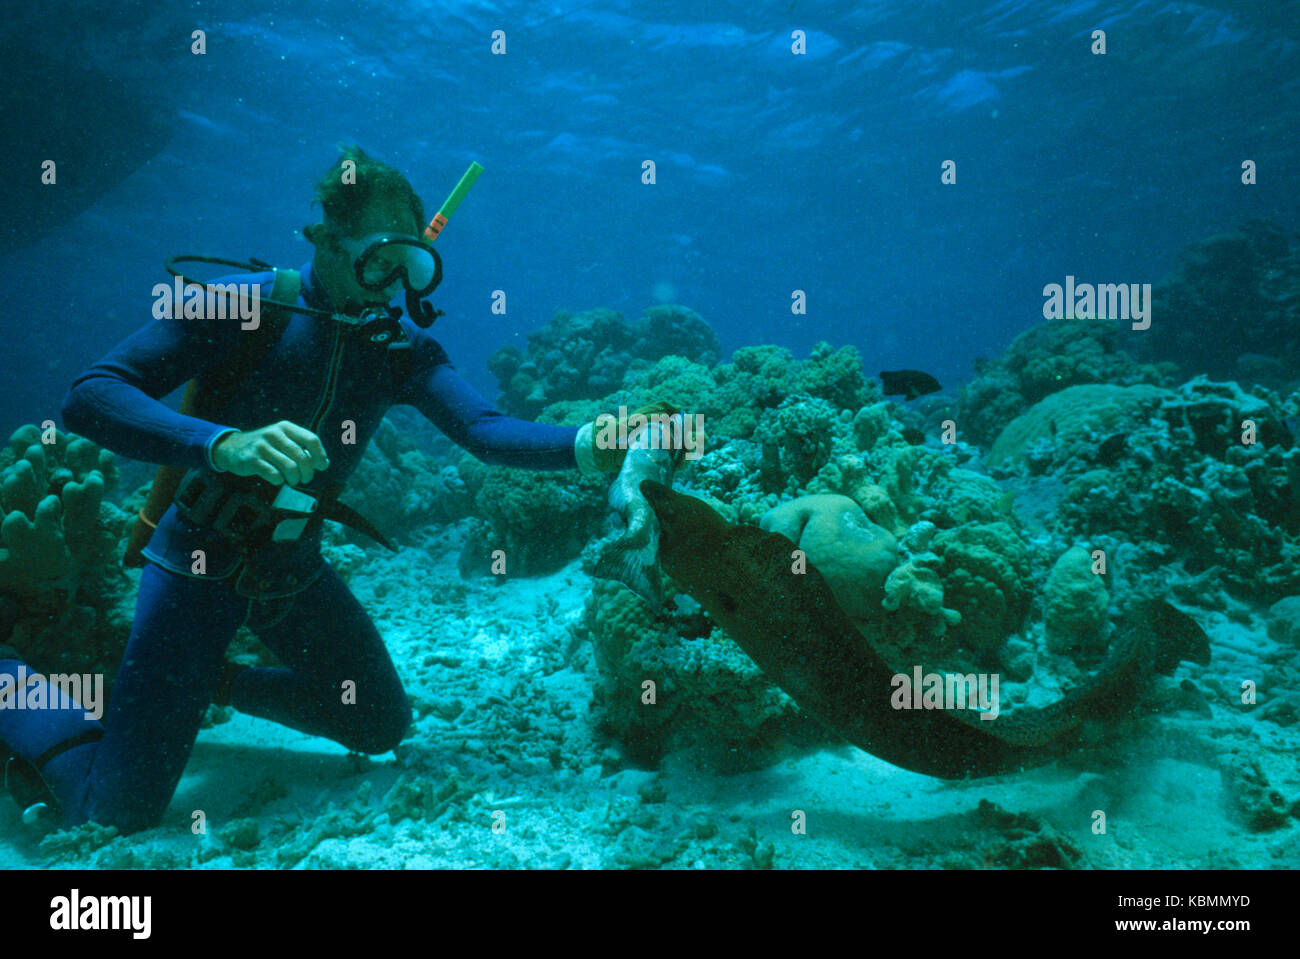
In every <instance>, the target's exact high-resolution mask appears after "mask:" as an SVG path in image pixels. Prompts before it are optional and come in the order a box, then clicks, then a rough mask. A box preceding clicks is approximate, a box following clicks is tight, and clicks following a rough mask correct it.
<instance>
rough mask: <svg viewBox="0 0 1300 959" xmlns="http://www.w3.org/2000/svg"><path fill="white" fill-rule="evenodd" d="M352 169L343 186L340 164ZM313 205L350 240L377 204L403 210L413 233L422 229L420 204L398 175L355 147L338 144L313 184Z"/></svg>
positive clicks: (309, 230)
mask: <svg viewBox="0 0 1300 959" xmlns="http://www.w3.org/2000/svg"><path fill="white" fill-rule="evenodd" d="M348 161H351V162H352V163H354V164H355V165H356V167H355V170H352V171H350V172H349V175H348V177H347V180H346V182H345V180H344V176H343V164H344V163H347V162H348ZM315 202H317V203H319V204H320V205H321V209H322V210H323V211H324V212H325V220H326V222H327V223H328V224H329V225H330V226H332V227H335V228H337V229H339V230H341V231H342V232H343V233H345V234H347V235H349V236H354V235H355V234H356V231H357V229H358V228H359V225H360V221H361V216H362V213H363V212H364V211H365V210H368V209H371V208H372V207H374V206H376V205H378V204H388V205H391V206H395V207H398V208H401V207H405V208H406V209H408V210H410V211H411V216H412V217H413V218H414V219H415V229H416V230H417V231H418V230H420V229H422V228H423V227H424V204H423V203H422V202H421V201H420V197H419V194H417V193H416V192H415V190H414V188H412V186H411V183H410V181H409V180H407V179H406V177H405V176H403V175H402V173H401V171H399V170H396V169H394V168H393V167H390V166H389V165H388V164H387V163H381V162H380V161H379V160H376V159H374V158H373V157H371V156H370V155H369V154H368V153H366V151H365V150H363V149H361V147H359V146H357V145H356V144H355V143H341V144H339V158H338V159H337V160H336V161H335V162H334V165H333V166H332V167H330V169H329V172H328V173H326V174H325V175H324V176H323V177H321V180H320V182H319V183H317V184H316V193H315ZM318 229H319V227H307V228H306V229H304V230H303V235H304V236H306V237H307V239H308V240H311V241H312V242H313V243H314V242H316V240H315V238H314V237H313V233H315V232H316V231H317V230H318Z"/></svg>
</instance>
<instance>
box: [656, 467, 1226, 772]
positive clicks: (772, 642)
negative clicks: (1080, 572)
mask: <svg viewBox="0 0 1300 959" xmlns="http://www.w3.org/2000/svg"><path fill="white" fill-rule="evenodd" d="M641 489H642V492H643V493H644V494H645V496H646V499H647V500H648V501H649V503H650V504H651V506H652V507H653V508H654V511H655V514H656V516H657V517H658V519H659V527H660V538H659V559H660V563H661V564H662V568H663V570H664V572H666V573H667V574H668V575H669V576H671V577H672V578H673V579H674V580H675V581H676V582H677V583H678V584H679V585H680V586H681V587H682V588H683V589H684V590H685V591H686V592H688V593H690V595H692V596H693V597H695V599H696V600H697V601H698V602H699V603H700V604H701V605H702V606H703V607H704V608H705V610H707V611H708V613H709V615H710V616H711V617H712V618H713V620H714V621H715V622H716V623H717V624H718V625H720V626H722V628H723V629H725V630H726V632H727V634H728V635H729V636H731V637H732V638H733V639H734V640H735V641H736V642H737V643H738V644H739V645H740V646H741V648H742V649H744V650H745V652H746V653H747V654H748V655H749V656H750V657H751V658H752V659H753V660H754V662H755V663H756V664H757V665H758V667H759V668H760V669H761V670H762V671H763V672H764V673H765V674H766V675H767V677H768V678H769V679H770V680H771V681H772V682H774V683H775V684H776V685H778V686H780V687H781V688H782V689H783V690H785V691H786V692H787V693H788V694H789V695H790V697H791V698H792V699H794V701H795V702H796V703H798V704H799V706H800V708H802V709H803V710H805V711H806V712H808V713H809V714H811V715H812V716H813V717H815V718H816V719H818V720H820V721H821V722H822V723H823V724H825V725H826V726H828V727H830V729H832V730H833V731H834V732H836V733H837V734H838V735H840V736H842V737H843V738H844V739H846V740H848V741H849V742H850V743H852V744H853V745H855V746H857V747H858V748H860V749H863V750H865V751H866V752H869V753H871V754H872V755H874V756H878V757H879V758H881V759H884V760H885V761H887V762H889V763H892V764H894V765H896V766H901V767H903V768H904V769H909V770H912V771H914V772H919V773H925V774H927V775H931V776H937V777H941V778H944V779H960V778H964V777H967V776H988V775H993V774H996V773H1003V772H1009V771H1014V770H1018V769H1023V768H1027V767H1030V766H1036V765H1041V764H1043V763H1047V762H1050V761H1052V760H1053V759H1055V758H1057V757H1059V756H1061V755H1062V754H1064V753H1066V752H1069V751H1070V750H1071V749H1073V748H1077V746H1078V743H1079V737H1078V735H1077V734H1078V732H1079V730H1080V727H1081V726H1082V725H1083V723H1084V722H1086V721H1089V720H1105V719H1107V718H1112V717H1116V716H1119V715H1122V714H1124V713H1125V712H1127V711H1128V710H1129V709H1131V707H1132V706H1133V705H1134V704H1135V703H1136V700H1137V697H1138V694H1139V692H1140V690H1141V688H1142V685H1143V683H1144V682H1145V681H1146V680H1147V678H1148V676H1149V674H1150V673H1151V672H1152V671H1154V670H1160V671H1170V670H1172V668H1173V666H1174V665H1175V664H1176V663H1177V661H1178V660H1179V659H1191V660H1193V661H1196V662H1202V663H1207V662H1208V661H1209V646H1208V641H1206V640H1205V637H1204V633H1200V634H1199V636H1196V635H1194V633H1195V630H1193V631H1192V632H1191V633H1189V632H1187V631H1178V630H1168V631H1165V630H1157V629H1156V628H1154V627H1153V626H1152V622H1159V621H1161V617H1162V616H1163V617H1164V619H1169V616H1170V615H1171V614H1169V613H1168V610H1172V609H1173V608H1172V607H1168V604H1161V605H1160V606H1159V607H1157V606H1155V605H1154V604H1152V607H1151V609H1152V616H1150V617H1148V616H1141V617H1138V618H1137V621H1136V622H1135V623H1134V624H1133V625H1132V626H1131V627H1130V628H1128V629H1126V630H1124V631H1123V632H1122V633H1121V634H1120V636H1119V637H1118V638H1117V639H1116V640H1115V641H1114V642H1112V644H1111V649H1110V652H1109V655H1108V657H1107V659H1106V662H1105V663H1104V664H1103V665H1102V667H1101V668H1100V670H1099V671H1098V672H1097V674H1096V675H1095V676H1094V677H1092V679H1091V680H1090V681H1089V682H1088V683H1086V684H1085V685H1083V686H1082V687H1080V688H1078V689H1075V690H1072V691H1071V692H1069V693H1068V694H1066V695H1065V696H1064V697H1062V698H1061V699H1060V700H1058V701H1057V702H1055V703H1052V704H1050V705H1049V706H1046V707H1044V708H1042V709H1024V708H1018V709H1016V710H1014V711H1013V712H1011V713H1009V714H1006V715H1004V716H1003V715H999V716H998V717H997V718H995V719H991V720H990V719H981V718H980V716H979V713H977V712H975V711H973V710H966V709H897V708H895V707H894V705H893V702H892V700H893V695H894V692H895V689H896V686H895V684H894V682H893V678H894V676H895V675H896V670H894V669H893V668H891V667H890V666H889V664H887V663H886V662H885V661H884V660H883V658H882V657H881V656H880V655H879V654H878V653H877V652H876V651H875V649H874V648H873V647H872V646H871V644H870V643H869V642H868V641H867V640H866V639H865V638H864V637H863V636H862V634H861V633H860V632H859V631H858V629H857V627H856V626H854V624H853V621H852V620H850V619H849V617H848V616H847V614H845V613H844V612H843V610H841V609H840V607H839V605H838V604H837V603H836V601H835V598H834V595H833V594H832V592H831V590H830V587H829V585H828V584H827V583H826V580H825V579H824V578H823V577H822V575H821V574H820V573H819V572H818V571H817V570H816V569H815V568H814V567H813V566H812V565H811V564H807V566H806V567H805V569H804V572H802V573H795V572H794V571H793V568H792V567H793V565H794V564H793V561H792V556H791V554H792V551H793V550H794V549H795V546H794V544H793V543H791V542H790V540H788V539H787V538H786V537H784V536H781V535H779V534H777V533H769V532H765V531H763V530H761V529H758V528H757V527H753V526H734V525H732V524H730V523H728V522H727V521H726V520H724V519H723V518H722V517H721V516H719V515H718V514H717V513H716V512H715V511H714V510H713V509H712V508H711V507H709V506H708V505H707V504H706V503H704V502H703V501H702V500H699V499H696V498H695V497H692V496H687V495H685V494H683V493H679V492H676V491H674V490H672V489H669V488H668V487H666V486H663V485H662V484H658V483H654V482H652V481H647V482H644V483H643V484H642V486H641ZM1157 602H1159V601H1157ZM1166 607H1167V609H1166ZM1173 612H1174V613H1176V614H1177V615H1183V616H1185V614H1182V613H1181V612H1180V611H1177V610H1174V611H1173ZM1156 614H1160V615H1156Z"/></svg>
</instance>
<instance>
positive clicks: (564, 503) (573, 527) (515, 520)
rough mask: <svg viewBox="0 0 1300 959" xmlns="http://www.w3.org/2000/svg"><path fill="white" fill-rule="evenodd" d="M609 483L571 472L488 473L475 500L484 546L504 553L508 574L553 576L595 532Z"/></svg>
mask: <svg viewBox="0 0 1300 959" xmlns="http://www.w3.org/2000/svg"><path fill="white" fill-rule="evenodd" d="M608 485H609V478H608V477H603V476H579V475H576V474H574V473H573V472H571V471H565V472H562V473H561V472H550V471H540V470H523V469H509V468H505V467H501V468H494V469H490V470H487V471H485V474H484V476H483V479H482V485H481V486H479V488H478V492H477V494H476V495H475V498H474V503H475V508H476V512H477V514H478V515H479V516H480V517H482V518H483V519H484V520H485V521H486V524H487V528H488V531H489V532H488V535H487V537H486V542H485V543H484V544H483V545H485V546H486V547H487V548H488V551H489V552H490V551H492V550H497V549H501V550H504V551H505V554H506V570H507V572H508V573H509V574H512V575H537V574H541V573H548V572H553V571H554V570H556V569H558V568H560V567H561V566H563V565H564V564H565V563H567V562H569V561H570V560H572V559H574V558H576V557H577V556H578V554H579V553H581V552H582V548H583V547H584V546H585V545H586V544H587V542H588V540H590V539H592V538H593V537H594V536H596V535H598V534H599V532H600V529H601V524H602V522H603V521H604V518H605V515H606V513H607V512H608V507H607V506H606V504H605V490H606V487H607V486H608Z"/></svg>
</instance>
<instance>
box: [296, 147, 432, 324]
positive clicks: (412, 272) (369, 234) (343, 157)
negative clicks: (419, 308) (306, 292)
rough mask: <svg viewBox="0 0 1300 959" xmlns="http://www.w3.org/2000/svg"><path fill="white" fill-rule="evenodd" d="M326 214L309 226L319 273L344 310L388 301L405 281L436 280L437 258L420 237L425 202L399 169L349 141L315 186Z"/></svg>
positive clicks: (418, 288)
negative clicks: (336, 160)
mask: <svg viewBox="0 0 1300 959" xmlns="http://www.w3.org/2000/svg"><path fill="white" fill-rule="evenodd" d="M316 202H318V203H319V204H320V205H321V209H322V210H323V211H324V217H323V219H322V222H320V223H316V224H313V225H312V226H309V227H305V228H304V229H303V236H305V237H306V238H307V239H308V240H309V241H311V243H312V245H313V246H315V247H316V254H315V256H314V257H313V259H312V273H313V275H314V276H315V277H316V279H317V281H318V282H319V283H320V285H321V287H322V288H323V289H324V290H325V292H326V294H327V295H328V296H329V298H330V301H331V303H332V306H333V308H334V310H335V311H337V312H359V311H360V310H361V309H362V308H364V307H366V306H372V305H384V304H387V303H388V302H389V301H390V300H392V299H393V297H394V296H396V295H397V294H398V293H399V292H401V290H402V288H403V287H406V288H407V289H408V290H411V291H412V292H414V293H416V294H417V295H419V296H424V295H427V294H428V293H429V292H430V291H431V290H432V288H433V285H434V284H436V277H435V266H436V260H435V258H434V256H433V253H432V251H431V249H430V248H429V246H428V244H427V243H425V242H424V241H423V239H421V236H420V231H421V228H422V224H423V223H424V204H423V203H421V202H420V198H419V196H418V195H416V193H415V190H414V189H412V188H411V184H410V183H409V182H408V181H407V179H406V177H404V176H403V175H402V174H401V173H400V172H398V171H397V170H395V169H393V168H392V167H390V166H388V165H387V164H384V163H380V162H379V161H377V160H374V159H371V158H370V157H369V156H368V155H367V154H366V153H365V151H363V150H362V149H361V148H360V147H356V146H352V147H344V148H343V149H342V151H341V153H340V155H339V159H338V162H336V163H335V164H334V166H333V168H331V170H330V171H329V172H328V173H327V174H326V175H325V176H324V177H323V178H322V179H321V181H320V183H319V184H318V185H317V187H316Z"/></svg>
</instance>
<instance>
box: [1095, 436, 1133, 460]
mask: <svg viewBox="0 0 1300 959" xmlns="http://www.w3.org/2000/svg"><path fill="white" fill-rule="evenodd" d="M1127 448H1128V434H1127V433H1116V434H1115V435H1114V436H1110V437H1107V438H1106V439H1105V440H1104V441H1103V442H1102V444H1101V446H1099V447H1097V462H1098V463H1101V464H1102V465H1103V466H1113V465H1114V464H1115V463H1117V462H1119V458H1120V456H1122V455H1123V454H1124V450H1125V449H1127Z"/></svg>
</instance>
